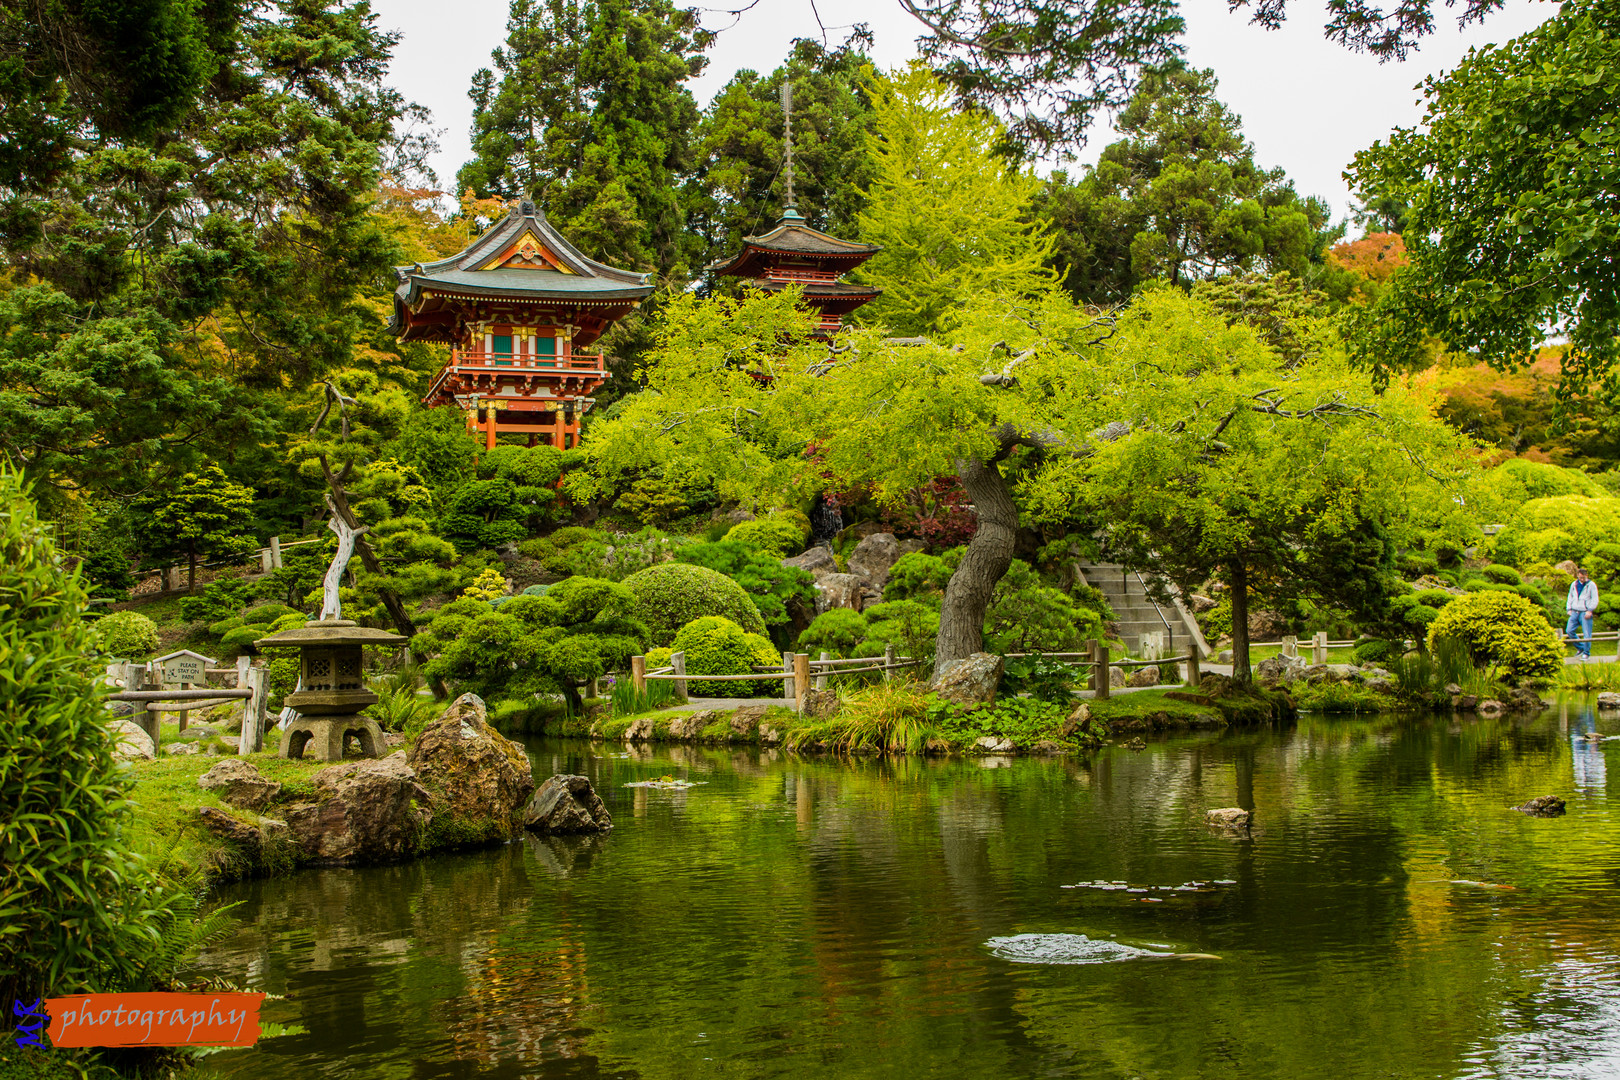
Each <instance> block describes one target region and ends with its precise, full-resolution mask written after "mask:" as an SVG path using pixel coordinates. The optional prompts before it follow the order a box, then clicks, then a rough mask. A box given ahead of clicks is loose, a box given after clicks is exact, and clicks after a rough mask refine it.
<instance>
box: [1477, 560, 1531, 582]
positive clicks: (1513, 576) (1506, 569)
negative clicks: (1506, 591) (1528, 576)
mask: <svg viewBox="0 0 1620 1080" xmlns="http://www.w3.org/2000/svg"><path fill="white" fill-rule="evenodd" d="M1479 572H1480V573H1481V574H1484V575H1485V576H1486V577H1487V578H1489V579H1490V580H1492V581H1494V582H1496V583H1497V584H1498V585H1517V584H1519V582H1520V581H1522V580H1523V579H1522V578H1520V577H1519V572H1518V571H1517V570H1515V569H1513V567H1511V566H1503V565H1502V564H1501V563H1491V564H1490V565H1489V566H1483V567H1481V568H1480V571H1479Z"/></svg>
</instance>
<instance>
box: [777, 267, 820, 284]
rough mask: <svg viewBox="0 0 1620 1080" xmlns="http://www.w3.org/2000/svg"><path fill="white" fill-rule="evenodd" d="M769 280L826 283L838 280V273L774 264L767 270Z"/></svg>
mask: <svg viewBox="0 0 1620 1080" xmlns="http://www.w3.org/2000/svg"><path fill="white" fill-rule="evenodd" d="M765 280H767V281H806V282H819V283H822V284H825V283H827V282H831V281H837V280H838V275H837V274H836V273H835V272H833V271H831V270H801V269H798V268H797V267H794V268H789V267H785V266H773V267H771V268H770V269H768V270H766V271H765Z"/></svg>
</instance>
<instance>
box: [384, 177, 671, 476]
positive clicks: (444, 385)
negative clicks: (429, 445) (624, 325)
mask: <svg viewBox="0 0 1620 1080" xmlns="http://www.w3.org/2000/svg"><path fill="white" fill-rule="evenodd" d="M396 269H397V271H398V273H399V281H400V284H399V288H398V289H396V290H395V292H394V318H393V322H392V324H391V326H392V329H393V330H394V332H395V333H396V334H397V335H398V336H399V338H400V340H401V341H442V342H445V343H447V344H448V345H449V346H450V360H449V362H448V363H447V364H445V366H444V368H443V369H442V370H441V371H440V372H439V373H438V375H437V376H435V377H434V379H433V382H432V384H431V386H430V387H429V389H428V392H427V395H426V396H425V397H423V398H422V403H423V404H424V405H428V406H430V407H431V406H440V405H453V406H456V407H458V408H461V409H463V410H465V411H466V413H467V427H468V428H469V429H470V430H473V431H477V430H479V429H482V430H483V432H484V445H485V446H487V447H490V448H493V447H494V446H495V441H496V437H497V436H498V434H499V433H500V432H507V433H509V434H516V435H527V436H528V443H529V445H530V446H535V445H537V444H538V445H548V446H555V447H557V448H558V449H560V450H566V449H568V448H569V447H571V446H573V445H575V444H576V443H577V442H578V441H579V423H580V418H581V417H583V416H584V415H585V413H587V412H589V411H590V408H591V406H592V405H594V404H595V399H594V398H593V397H591V395H592V394H594V393H595V392H596V391H597V390H598V389H599V388H600V387H601V386H602V384H603V383H604V382H606V381H607V368H606V365H605V363H604V362H603V358H602V354H601V353H600V352H583V351H581V350H582V349H583V348H585V347H588V346H590V345H591V344H593V343H594V342H595V341H596V340H597V339H598V338H600V337H601V336H602V334H603V333H605V332H606V331H607V329H608V327H610V326H612V325H613V324H614V323H615V322H617V321H618V320H619V319H622V318H624V316H626V315H628V314H629V313H630V312H631V311H632V310H634V309H635V307H636V306H637V305H638V304H639V303H640V302H641V301H642V300H643V299H645V298H646V297H647V296H649V295H650V294H651V293H652V291H653V287H652V285H650V284H648V280H647V275H646V274H637V273H634V272H632V271H629V270H618V269H615V268H614V267H611V266H605V265H603V264H602V263H599V262H596V261H595V260H593V259H590V258H587V257H586V256H585V255H583V254H581V253H580V251H579V250H578V249H577V248H575V247H574V245H573V244H570V243H569V242H568V241H567V239H566V238H564V237H563V235H562V234H561V233H559V232H558V231H557V230H556V229H554V228H552V227H551V225H550V224H549V223H548V222H547V221H546V216H545V214H544V213H543V212H541V211H539V210H537V209H535V205H534V203H532V202H530V201H528V200H524V201H523V203H522V204H521V205H519V206H517V207H515V208H513V209H512V210H510V211H509V212H508V213H507V215H506V217H505V218H503V219H502V220H501V221H499V222H497V223H496V224H495V226H494V227H493V228H491V229H490V230H489V231H488V232H486V233H484V235H482V236H480V237H479V238H478V239H477V240H474V241H473V242H472V244H471V245H470V246H469V247H468V248H467V249H466V250H464V251H462V252H460V253H459V254H456V255H452V256H450V257H449V258H448V259H440V260H438V261H437V262H431V263H417V264H416V265H414V266H401V267H397V268H396Z"/></svg>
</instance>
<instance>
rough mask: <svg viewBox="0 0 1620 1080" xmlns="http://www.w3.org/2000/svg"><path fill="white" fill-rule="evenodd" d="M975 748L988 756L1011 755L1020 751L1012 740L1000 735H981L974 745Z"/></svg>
mask: <svg viewBox="0 0 1620 1080" xmlns="http://www.w3.org/2000/svg"><path fill="white" fill-rule="evenodd" d="M973 748H974V749H975V750H978V751H980V752H982V753H986V754H1010V753H1012V752H1013V751H1014V750H1017V749H1018V747H1017V746H1015V745H1013V741H1012V740H1011V739H1004V738H1002V737H1001V736H999V735H981V736H980V737H979V738H978V739H977V740H975V742H974V743H973Z"/></svg>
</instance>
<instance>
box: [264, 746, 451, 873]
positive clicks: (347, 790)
mask: <svg viewBox="0 0 1620 1080" xmlns="http://www.w3.org/2000/svg"><path fill="white" fill-rule="evenodd" d="M314 783H315V795H316V798H317V800H318V801H316V802H304V803H294V804H293V805H292V806H289V807H287V808H286V811H285V813H284V814H283V817H284V818H285V820H286V822H287V828H288V830H289V833H290V835H291V838H292V840H293V842H294V843H295V844H297V845H298V848H299V850H300V851H301V852H302V853H303V855H304V857H305V858H308V859H311V860H313V861H315V862H321V863H328V864H343V865H361V864H365V863H380V862H393V861H395V860H398V859H404V858H408V857H410V856H412V855H415V854H417V853H418V852H419V851H420V850H421V849H422V845H423V837H424V835H425V833H426V830H427V829H428V827H429V825H430V824H431V823H432V819H433V812H432V810H431V809H430V800H431V796H430V795H429V793H428V790H427V789H426V788H425V787H423V786H422V785H421V784H420V783H419V782H418V780H417V775H416V772H415V770H413V769H412V768H411V766H410V764H409V763H408V762H407V761H406V760H405V756H404V754H403V753H398V754H390V755H389V756H388V757H385V758H381V759H367V760H364V761H346V762H344V763H343V764H341V765H333V766H332V767H331V768H328V769H322V770H321V771H320V772H318V773H316V774H315V781H314Z"/></svg>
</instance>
